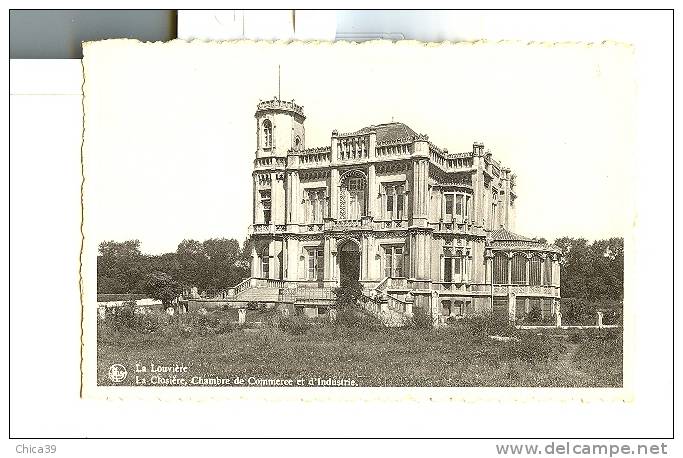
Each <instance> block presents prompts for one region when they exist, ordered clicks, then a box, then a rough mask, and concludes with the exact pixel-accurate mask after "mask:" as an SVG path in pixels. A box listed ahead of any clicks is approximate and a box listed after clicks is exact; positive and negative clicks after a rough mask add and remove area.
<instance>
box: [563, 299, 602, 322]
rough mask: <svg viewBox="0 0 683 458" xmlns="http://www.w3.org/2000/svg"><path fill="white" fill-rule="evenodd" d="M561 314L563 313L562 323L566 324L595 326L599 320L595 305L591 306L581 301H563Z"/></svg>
mask: <svg viewBox="0 0 683 458" xmlns="http://www.w3.org/2000/svg"><path fill="white" fill-rule="evenodd" d="M560 312H562V322H563V323H566V324H574V325H581V324H595V321H596V319H597V318H596V317H597V315H596V308H595V304H589V303H588V302H587V301H585V300H580V299H573V298H564V299H562V300H561V301H560Z"/></svg>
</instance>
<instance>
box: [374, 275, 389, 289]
mask: <svg viewBox="0 0 683 458" xmlns="http://www.w3.org/2000/svg"><path fill="white" fill-rule="evenodd" d="M388 283H389V277H384V278H383V279H382V281H381V282H379V283H378V284H377V286H375V287H374V290H375V292H377V293H381V292H383V291H385V290H386V289H387V284H388Z"/></svg>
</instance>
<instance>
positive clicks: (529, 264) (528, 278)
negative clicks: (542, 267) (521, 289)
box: [524, 253, 531, 285]
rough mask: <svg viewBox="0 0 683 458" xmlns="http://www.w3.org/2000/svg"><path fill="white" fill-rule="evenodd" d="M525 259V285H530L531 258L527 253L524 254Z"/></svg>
mask: <svg viewBox="0 0 683 458" xmlns="http://www.w3.org/2000/svg"><path fill="white" fill-rule="evenodd" d="M524 257H525V259H526V284H527V285H531V278H530V277H529V274H530V273H531V272H530V268H531V256H529V253H525V256H524Z"/></svg>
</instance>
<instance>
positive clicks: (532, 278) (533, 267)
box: [529, 255, 541, 286]
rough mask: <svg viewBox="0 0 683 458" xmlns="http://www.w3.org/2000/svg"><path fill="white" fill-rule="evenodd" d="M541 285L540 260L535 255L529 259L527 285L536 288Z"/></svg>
mask: <svg viewBox="0 0 683 458" xmlns="http://www.w3.org/2000/svg"><path fill="white" fill-rule="evenodd" d="M540 284H541V258H540V257H539V256H537V255H534V256H532V257H531V263H530V264H529V285H531V286H538V285H540Z"/></svg>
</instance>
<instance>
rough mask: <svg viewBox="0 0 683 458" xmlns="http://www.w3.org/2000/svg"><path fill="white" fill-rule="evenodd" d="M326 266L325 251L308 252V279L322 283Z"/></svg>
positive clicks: (313, 250)
mask: <svg viewBox="0 0 683 458" xmlns="http://www.w3.org/2000/svg"><path fill="white" fill-rule="evenodd" d="M324 266H325V264H324V262H323V250H321V249H318V248H315V249H311V250H308V279H309V280H317V281H321V280H322V279H323V271H324Z"/></svg>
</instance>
